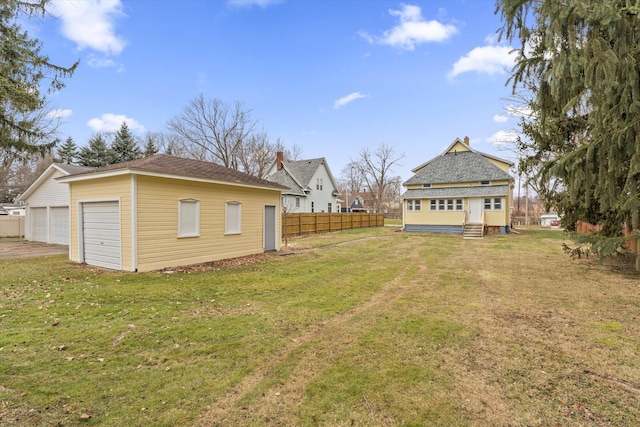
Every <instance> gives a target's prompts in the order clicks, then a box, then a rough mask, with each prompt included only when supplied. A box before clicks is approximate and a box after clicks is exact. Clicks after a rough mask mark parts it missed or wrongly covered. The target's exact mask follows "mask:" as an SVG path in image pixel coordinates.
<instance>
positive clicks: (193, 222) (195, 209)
mask: <svg viewBox="0 0 640 427" xmlns="http://www.w3.org/2000/svg"><path fill="white" fill-rule="evenodd" d="M199 235H200V201H199V200H196V199H182V200H178V237H198V236H199Z"/></svg>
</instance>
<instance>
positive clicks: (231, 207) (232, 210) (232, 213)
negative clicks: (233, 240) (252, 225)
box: [224, 202, 242, 234]
mask: <svg viewBox="0 0 640 427" xmlns="http://www.w3.org/2000/svg"><path fill="white" fill-rule="evenodd" d="M224 232H225V234H240V233H241V232H242V204H241V203H240V202H227V212H226V221H225V230H224Z"/></svg>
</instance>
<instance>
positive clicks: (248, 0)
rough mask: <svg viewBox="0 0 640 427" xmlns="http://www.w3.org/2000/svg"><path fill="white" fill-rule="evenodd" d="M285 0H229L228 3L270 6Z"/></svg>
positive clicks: (242, 5) (243, 5)
mask: <svg viewBox="0 0 640 427" xmlns="http://www.w3.org/2000/svg"><path fill="white" fill-rule="evenodd" d="M283 1H284V0H227V4H230V5H231V6H238V7H252V6H258V7H261V8H263V9H264V8H266V7H268V6H271V5H274V4H279V3H282V2H283Z"/></svg>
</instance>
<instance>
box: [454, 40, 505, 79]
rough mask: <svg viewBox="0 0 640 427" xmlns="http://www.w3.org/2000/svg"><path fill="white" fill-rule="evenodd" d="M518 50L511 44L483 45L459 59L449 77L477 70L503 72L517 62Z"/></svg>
mask: <svg viewBox="0 0 640 427" xmlns="http://www.w3.org/2000/svg"><path fill="white" fill-rule="evenodd" d="M515 59H516V52H515V51H514V50H513V48H512V47H510V46H493V45H488V46H481V47H476V48H474V49H472V50H471V52H469V53H467V54H466V55H464V56H463V57H462V58H460V59H458V61H456V63H455V64H453V70H451V72H450V73H449V77H455V76H457V75H459V74H462V73H467V72H471V71H475V72H477V73H481V74H489V75H492V74H503V73H505V72H507V70H508V69H511V68H512V67H513V66H514V64H515Z"/></svg>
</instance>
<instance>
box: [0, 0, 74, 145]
mask: <svg viewBox="0 0 640 427" xmlns="http://www.w3.org/2000/svg"><path fill="white" fill-rule="evenodd" d="M46 3H47V0H32V1H28V0H2V2H0V34H2V36H1V37H0V149H2V152H3V153H4V154H5V155H13V156H18V155H20V154H22V153H26V154H33V153H39V154H41V155H42V154H44V153H46V152H49V151H50V150H51V149H52V148H53V147H54V145H55V141H53V137H52V135H51V132H49V131H48V129H47V125H46V124H45V123H46V122H43V121H41V120H38V119H37V117H38V116H37V115H35V116H34V113H37V112H38V111H39V110H41V109H42V108H43V106H44V105H45V98H44V95H43V94H42V93H41V82H42V79H43V78H44V79H45V80H49V91H55V90H59V89H61V88H62V87H64V83H63V81H62V79H63V78H67V77H70V76H71V75H72V74H73V72H74V71H75V69H76V67H77V66H78V63H77V62H76V63H75V64H73V65H72V66H71V67H69V68H65V67H60V66H58V65H55V64H53V63H52V62H51V61H50V60H49V58H48V57H47V56H46V55H44V54H42V53H41V49H42V44H41V42H40V41H39V40H38V39H34V38H31V37H30V35H29V34H28V33H27V31H25V30H23V29H22V27H21V26H20V24H19V22H20V21H19V19H18V18H20V17H26V18H31V17H37V16H44V15H45V14H46V13H47V12H46V8H45V6H46Z"/></svg>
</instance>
